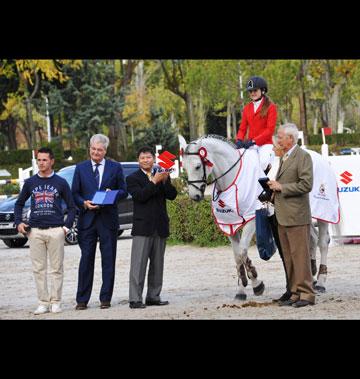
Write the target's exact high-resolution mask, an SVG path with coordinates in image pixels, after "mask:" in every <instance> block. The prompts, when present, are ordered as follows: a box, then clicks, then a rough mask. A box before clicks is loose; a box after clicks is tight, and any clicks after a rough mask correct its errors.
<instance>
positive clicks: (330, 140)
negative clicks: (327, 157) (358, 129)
mask: <svg viewBox="0 0 360 379" xmlns="http://www.w3.org/2000/svg"><path fill="white" fill-rule="evenodd" d="M325 138H326V143H327V144H328V145H332V144H336V145H338V146H341V147H344V146H350V145H351V146H360V134H357V133H349V134H331V135H329V136H325ZM321 144H322V136H321V134H317V135H312V136H309V145H321Z"/></svg>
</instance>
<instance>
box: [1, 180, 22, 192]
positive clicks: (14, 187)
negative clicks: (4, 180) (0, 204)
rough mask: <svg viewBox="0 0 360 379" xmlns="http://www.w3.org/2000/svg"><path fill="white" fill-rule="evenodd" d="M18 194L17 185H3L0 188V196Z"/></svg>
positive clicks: (18, 188)
mask: <svg viewBox="0 0 360 379" xmlns="http://www.w3.org/2000/svg"><path fill="white" fill-rule="evenodd" d="M19 192H20V187H19V185H18V184H11V183H9V184H4V185H2V186H0V195H14V194H17V193H19Z"/></svg>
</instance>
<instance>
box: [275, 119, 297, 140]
mask: <svg viewBox="0 0 360 379" xmlns="http://www.w3.org/2000/svg"><path fill="white" fill-rule="evenodd" d="M279 129H283V130H284V133H285V134H286V135H288V136H291V137H292V139H293V141H294V144H296V143H298V140H299V129H298V128H297V126H296V125H295V124H291V123H287V124H284V125H280V126H279Z"/></svg>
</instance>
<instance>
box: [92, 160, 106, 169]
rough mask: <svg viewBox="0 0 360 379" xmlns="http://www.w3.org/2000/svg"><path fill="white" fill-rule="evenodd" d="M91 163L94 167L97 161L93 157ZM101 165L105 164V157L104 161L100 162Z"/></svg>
mask: <svg viewBox="0 0 360 379" xmlns="http://www.w3.org/2000/svg"><path fill="white" fill-rule="evenodd" d="M91 164H92V166H93V167H94V166H95V165H96V162H94V161H93V160H92V159H91ZM100 164H101V166H105V158H103V159H102V161H101V162H100Z"/></svg>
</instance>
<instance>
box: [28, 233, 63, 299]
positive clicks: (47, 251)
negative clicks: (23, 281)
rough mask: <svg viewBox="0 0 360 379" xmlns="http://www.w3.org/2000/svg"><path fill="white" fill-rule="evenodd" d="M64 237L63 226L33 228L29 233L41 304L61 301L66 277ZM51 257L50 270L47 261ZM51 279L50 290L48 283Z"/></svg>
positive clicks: (31, 255) (32, 261)
mask: <svg viewBox="0 0 360 379" xmlns="http://www.w3.org/2000/svg"><path fill="white" fill-rule="evenodd" d="M64 239H65V233H64V229H63V228H62V227H58V228H50V229H38V228H32V229H31V232H30V234H29V244H30V257H31V263H32V268H33V273H34V277H35V283H36V289H37V294H38V299H39V304H42V305H48V304H49V303H60V301H61V294H62V286H63V277H64V265H63V263H64ZM48 258H49V270H48V269H47V263H48ZM47 273H49V279H50V291H49V290H48V284H47Z"/></svg>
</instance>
